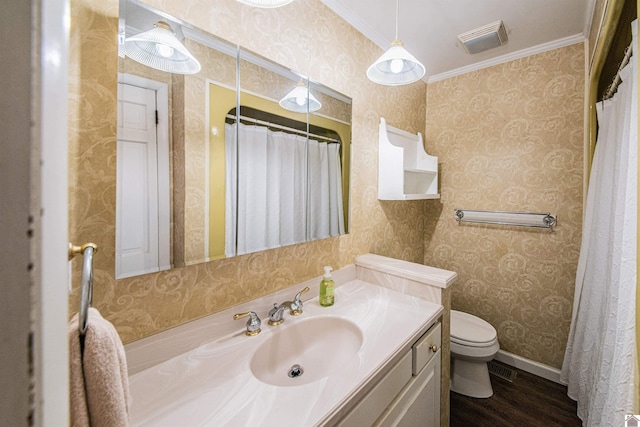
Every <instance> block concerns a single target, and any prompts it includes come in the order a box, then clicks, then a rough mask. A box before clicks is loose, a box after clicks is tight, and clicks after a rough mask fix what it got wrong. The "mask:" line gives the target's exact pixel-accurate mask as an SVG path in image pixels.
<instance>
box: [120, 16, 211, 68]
mask: <svg viewBox="0 0 640 427" xmlns="http://www.w3.org/2000/svg"><path fill="white" fill-rule="evenodd" d="M124 44H125V52H126V54H127V56H128V57H130V58H131V59H134V60H136V61H138V62H140V63H141V64H144V65H147V66H149V67H151V68H155V69H157V70H161V71H166V72H168V73H175V74H195V73H198V72H199V71H200V68H201V67H200V63H199V62H198V60H197V59H196V58H194V56H193V55H192V54H191V52H189V51H188V50H187V48H186V47H184V45H183V44H182V43H180V40H178V38H177V37H176V36H175V34H174V33H173V31H172V30H171V27H170V26H169V24H167V23H166V22H163V21H160V22H158V23H157V24H156V25H155V26H154V28H153V29H151V30H149V31H145V32H144V33H140V34H137V35H135V36H131V37H129V38H127V39H126V40H125V43H124Z"/></svg>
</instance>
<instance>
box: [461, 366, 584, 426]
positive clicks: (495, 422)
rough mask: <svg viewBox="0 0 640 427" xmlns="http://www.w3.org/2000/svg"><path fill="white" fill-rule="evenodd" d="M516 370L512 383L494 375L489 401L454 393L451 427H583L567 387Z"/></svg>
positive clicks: (492, 376)
mask: <svg viewBox="0 0 640 427" xmlns="http://www.w3.org/2000/svg"><path fill="white" fill-rule="evenodd" d="M516 371H517V376H516V378H515V379H514V380H513V383H510V382H508V381H506V380H503V379H501V378H499V377H496V376H495V375H491V384H492V386H493V396H491V397H490V398H488V399H475V398H473V397H467V396H463V395H461V394H458V393H454V392H451V427H458V426H460V427H462V426H465V427H469V426H472V427H483V426H491V427H500V426H504V427H515V426H518V427H528V426H532V427H534V426H535V427H538V426H544V427H552V426H562V427H572V426H581V425H582V422H581V421H580V419H579V418H578V416H577V415H576V402H574V401H573V400H571V399H570V398H569V397H567V388H566V387H565V386H563V385H560V384H556V383H554V382H552V381H548V380H545V379H543V378H540V377H537V376H535V375H532V374H530V373H528V372H524V371H521V370H518V369H516Z"/></svg>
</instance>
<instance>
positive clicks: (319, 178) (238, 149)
mask: <svg viewBox="0 0 640 427" xmlns="http://www.w3.org/2000/svg"><path fill="white" fill-rule="evenodd" d="M238 137H239V142H238V143H237V144H236V125H235V124H233V125H230V124H227V125H226V127H225V142H226V164H227V172H226V178H227V179H226V181H227V191H226V222H227V226H226V242H225V253H226V255H227V256H233V255H236V254H237V255H241V254H245V253H250V252H256V251H261V250H265V249H270V248H276V247H280V246H285V245H291V244H295V243H301V242H304V241H306V240H308V239H309V238H311V239H317V238H323V237H330V236H335V235H339V234H342V233H344V219H343V218H344V217H343V214H342V212H343V210H342V175H341V168H340V157H339V146H338V144H326V143H319V142H318V141H312V140H309V141H308V140H307V138H306V137H304V136H300V135H293V134H289V133H284V132H273V131H270V130H268V129H267V128H266V127H264V126H253V125H243V124H240V126H239V128H238ZM230 165H235V166H236V167H231V166H230ZM236 186H237V188H236ZM312 186H313V188H314V191H310V192H309V191H308V190H309V189H310V188H311V187H312ZM236 189H237V191H236ZM316 190H318V191H316ZM312 195H313V196H312ZM338 217H339V218H338Z"/></svg>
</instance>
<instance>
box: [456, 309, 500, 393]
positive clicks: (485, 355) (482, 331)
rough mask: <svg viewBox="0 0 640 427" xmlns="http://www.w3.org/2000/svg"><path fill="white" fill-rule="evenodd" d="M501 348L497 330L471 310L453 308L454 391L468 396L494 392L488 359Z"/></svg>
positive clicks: (491, 358)
mask: <svg viewBox="0 0 640 427" xmlns="http://www.w3.org/2000/svg"><path fill="white" fill-rule="evenodd" d="M498 350H500V345H499V344H498V336H497V334H496V330H495V328H494V327H493V326H491V325H490V324H489V323H488V322H486V321H484V320H482V319H480V318H479V317H476V316H474V315H472V314H469V313H464V312H461V311H456V310H451V391H455V392H456V393H460V394H463V395H465V396H470V397H477V398H487V397H491V396H492V395H493V388H492V387H491V379H490V378H489V368H488V367H487V362H490V361H491V360H493V358H494V356H495V355H496V353H498Z"/></svg>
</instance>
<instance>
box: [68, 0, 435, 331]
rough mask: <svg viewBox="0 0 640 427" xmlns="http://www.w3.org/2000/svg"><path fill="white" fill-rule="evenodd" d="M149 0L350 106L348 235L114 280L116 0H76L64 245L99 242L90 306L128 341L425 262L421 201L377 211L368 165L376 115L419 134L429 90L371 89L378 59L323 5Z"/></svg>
mask: <svg viewBox="0 0 640 427" xmlns="http://www.w3.org/2000/svg"><path fill="white" fill-rule="evenodd" d="M149 3H151V4H152V5H154V6H156V7H158V8H161V9H164V10H166V11H167V12H168V13H170V14H173V15H175V16H177V17H179V18H182V19H185V20H188V21H191V22H192V23H193V24H194V25H196V26H198V27H201V28H203V29H205V30H207V31H209V32H211V33H213V34H214V35H218V36H220V37H222V38H225V39H227V40H229V41H231V42H232V43H239V44H241V45H242V46H244V47H246V48H247V49H249V50H252V51H254V52H256V53H258V54H260V55H263V56H265V57H268V58H270V59H272V60H274V61H276V62H278V63H280V64H282V65H285V66H287V67H290V68H292V69H296V70H299V71H300V72H302V73H304V74H307V75H309V77H310V78H311V79H312V80H315V81H318V82H321V83H323V84H325V85H327V86H329V87H331V88H333V89H335V90H337V91H339V92H341V93H344V94H346V95H347V96H350V97H351V98H352V99H353V128H352V136H353V139H352V150H353V156H352V180H351V204H352V209H351V233H350V234H348V235H346V236H340V237H336V238H331V239H325V240H320V241H316V242H310V243H305V244H300V245H295V246H289V247H285V248H280V249H274V250H269V251H265V252H259V253H255V254H250V255H245V256H239V257H235V258H230V259H226V260H219V261H213V262H209V263H205V264H198V265H194V266H188V267H183V268H177V269H173V270H170V271H165V272H160V273H155V274H147V275H144V276H138V277H133V278H128V279H122V280H116V279H115V278H114V270H115V265H114V263H115V261H114V260H115V256H114V246H115V176H116V169H115V168H116V162H115V159H116V152H115V147H116V108H115V107H116V84H117V78H116V73H117V64H118V56H117V49H116V34H117V24H118V21H117V8H118V0H108V1H107V0H72V1H71V15H72V30H71V42H72V47H71V52H73V56H72V58H71V59H72V64H71V76H70V100H69V102H70V105H69V106H70V119H69V131H70V152H69V155H70V158H69V186H70V188H69V193H70V194H69V197H70V207H69V209H70V213H69V215H70V241H72V242H87V241H93V242H95V243H97V244H98V247H99V252H98V253H97V254H96V256H95V258H94V261H95V265H94V270H95V272H94V283H95V286H94V295H93V305H94V306H95V307H96V308H98V309H99V310H100V312H101V313H102V314H103V315H104V316H105V318H107V319H108V320H109V321H111V322H112V323H113V324H114V325H115V327H116V329H117V330H118V333H119V334H120V336H121V337H122V339H123V341H124V342H131V341H133V340H136V339H139V338H142V337H145V336H148V335H151V334H153V333H156V332H159V331H162V330H164V329H167V328H170V327H172V326H176V325H178V324H181V323H185V322H188V321H190V320H193V319H196V318H199V317H202V316H205V315H207V314H209V313H212V312H216V311H219V310H222V309H224V308H227V307H229V306H232V305H234V304H237V303H239V302H243V301H248V300H251V299H254V298H256V297H258V296H261V295H265V294H268V293H271V292H274V291H276V290H278V289H282V288H285V287H288V286H290V285H292V284H295V283H299V282H302V281H304V280H307V279H310V278H312V277H316V276H318V275H320V274H321V273H322V266H324V265H332V266H333V267H334V268H339V267H342V266H345V265H347V264H350V263H352V262H353V259H354V257H355V256H356V255H359V254H363V253H368V252H373V253H377V254H381V255H386V256H391V257H395V258H400V259H404V260H408V261H413V262H421V261H422V260H423V257H424V222H425V206H426V202H424V201H414V202H379V201H378V200H377V168H376V165H377V152H378V148H377V147H378V123H379V119H380V117H381V116H382V117H385V118H386V119H387V120H388V122H389V123H390V124H392V125H393V126H396V127H400V128H403V129H406V130H407V131H409V132H418V131H423V130H424V127H425V103H424V100H425V97H426V85H425V84H423V83H422V82H419V83H416V84H413V85H410V86H408V87H400V88H391V87H383V86H379V85H376V84H374V83H371V82H370V81H369V80H368V79H367V78H366V74H365V72H366V69H367V67H368V66H369V65H370V64H371V63H372V62H373V61H375V59H376V58H377V57H378V56H379V55H380V54H381V53H382V52H381V50H380V49H379V48H378V47H377V46H375V45H374V44H373V43H372V42H371V41H369V40H367V39H366V38H364V36H362V34H360V33H358V32H357V31H356V30H355V29H353V28H352V27H350V26H349V25H348V24H347V23H346V22H345V21H343V20H341V19H340V18H338V17H337V16H336V15H335V14H334V13H333V12H332V11H331V10H329V9H328V8H327V7H325V6H324V5H323V4H322V3H321V2H320V1H319V0H298V1H296V2H293V3H291V4H290V5H287V6H286V7H283V8H280V9H276V10H265V9H257V8H250V7H247V6H244V5H242V4H240V3H238V2H236V1H235V0H217V1H211V0H188V1H183V0H180V1H178V0H171V1H153V2H149ZM345 41H347V42H345ZM79 264H80V263H74V274H73V281H74V284H73V285H74V286H73V293H72V296H71V299H70V310H71V312H72V313H73V312H75V311H76V310H77V307H78V295H79V278H80V266H79ZM72 313H71V314H72Z"/></svg>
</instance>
